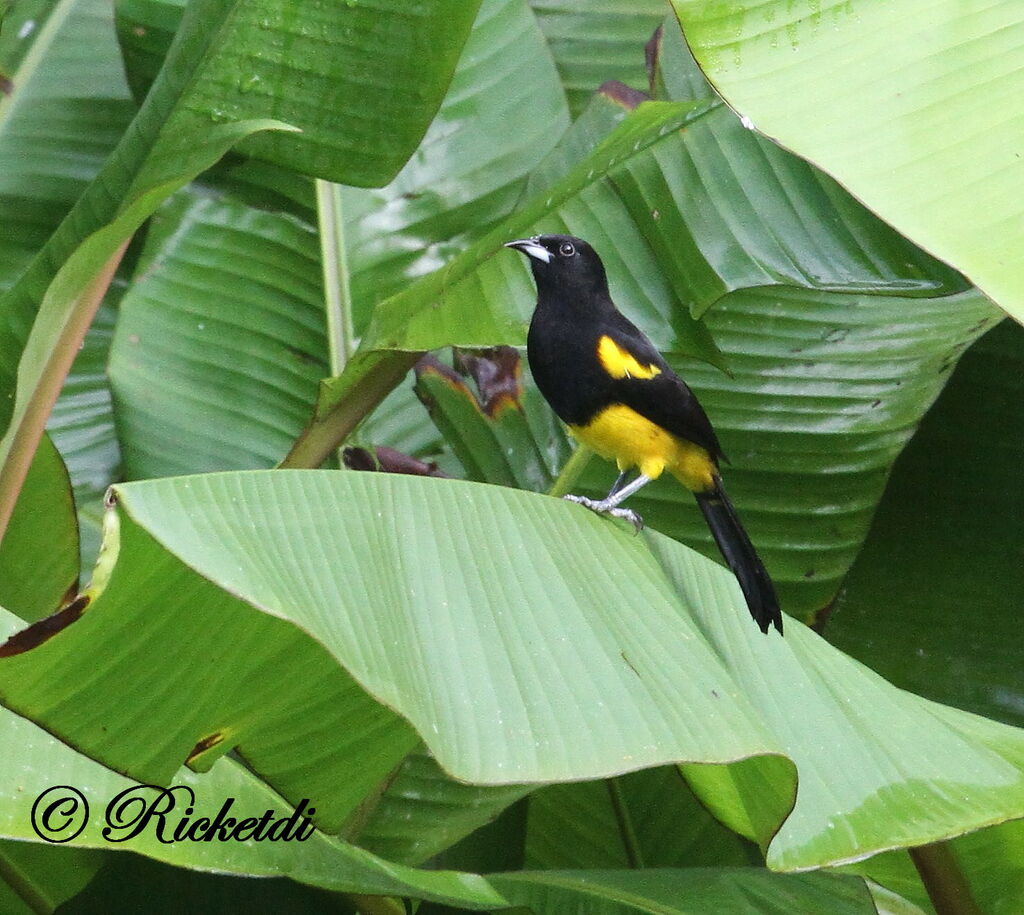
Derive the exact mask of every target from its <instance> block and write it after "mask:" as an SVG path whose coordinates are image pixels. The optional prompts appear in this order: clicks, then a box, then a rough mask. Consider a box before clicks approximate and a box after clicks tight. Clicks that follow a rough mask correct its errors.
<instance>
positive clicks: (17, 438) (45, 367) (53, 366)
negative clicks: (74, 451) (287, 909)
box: [0, 241, 128, 539]
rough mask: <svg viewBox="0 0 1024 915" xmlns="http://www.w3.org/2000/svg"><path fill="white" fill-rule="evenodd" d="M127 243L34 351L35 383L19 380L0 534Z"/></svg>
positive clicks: (2, 461)
mask: <svg viewBox="0 0 1024 915" xmlns="http://www.w3.org/2000/svg"><path fill="white" fill-rule="evenodd" d="M127 247H128V241H125V242H124V244H122V245H121V246H120V247H119V248H118V249H117V250H116V251H115V252H114V253H113V254H112V255H111V256H110V258H109V260H107V262H106V263H105V264H104V265H103V266H102V267H101V268H100V269H99V271H98V272H97V273H96V275H95V276H94V277H93V279H92V281H91V282H90V283H89V285H88V286H86V288H85V289H84V290H83V291H82V294H81V295H80V296H79V297H78V298H77V299H76V300H75V302H74V304H73V305H72V307H71V309H70V310H69V311H68V313H67V319H66V320H65V322H64V325H63V327H62V328H61V330H60V333H59V334H58V335H57V338H56V340H55V341H54V342H53V343H52V345H49V344H48V347H49V348H48V350H47V352H45V353H40V354H38V355H39V356H40V357H41V361H40V362H37V363H35V364H36V365H39V364H42V371H41V372H39V374H38V377H37V378H36V379H35V382H34V384H33V385H32V386H26V387H27V388H28V390H25V391H22V390H20V388H21V387H22V385H21V384H20V382H19V391H18V395H17V396H18V399H19V400H20V398H21V397H22V396H23V395H26V396H27V399H26V400H25V405H24V407H23V408H21V409H20V410H19V408H18V406H17V405H16V406H15V414H14V417H13V418H12V420H11V426H10V428H9V429H8V430H7V435H6V436H4V439H3V441H2V443H0V539H2V538H3V535H4V532H5V531H6V530H7V525H8V524H9V523H10V520H11V514H12V513H13V512H14V506H15V504H16V503H17V501H18V495H19V494H20V493H21V487H22V485H23V484H24V482H25V477H26V476H27V475H28V469H29V467H30V466H31V464H32V459H33V457H35V453H36V449H37V448H38V447H39V440H40V439H41V438H42V437H43V432H44V431H45V429H46V421H47V420H48V419H49V418H50V412H51V411H52V410H53V405H54V403H55V402H56V400H57V395H58V394H60V389H61V388H62V387H63V386H64V379H65V378H67V375H68V372H69V371H70V370H71V364H72V363H73V362H74V361H75V356H77V355H78V351H79V349H81V346H82V340H84V339H85V332H86V331H87V330H88V329H89V325H90V324H92V319H93V318H94V317H95V315H96V309H97V308H99V307H100V302H102V301H103V296H104V295H106V292H107V288H108V287H109V286H110V281H111V280H112V279H113V278H114V273H115V272H116V270H117V265H118V264H120V263H121V258H122V256H123V255H124V252H125V249H126V248H127ZM32 342H33V338H32V336H31V335H30V337H29V342H28V344H26V346H25V350H24V353H23V355H22V360H23V363H22V364H23V365H24V364H25V363H24V360H25V359H33V358H34V356H33V349H32ZM19 374H20V373H19Z"/></svg>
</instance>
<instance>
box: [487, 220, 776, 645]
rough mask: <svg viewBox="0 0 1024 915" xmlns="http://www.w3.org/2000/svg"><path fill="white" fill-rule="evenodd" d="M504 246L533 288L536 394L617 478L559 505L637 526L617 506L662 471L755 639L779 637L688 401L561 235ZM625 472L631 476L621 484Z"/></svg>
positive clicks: (604, 284)
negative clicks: (735, 593) (744, 611)
mask: <svg viewBox="0 0 1024 915" xmlns="http://www.w3.org/2000/svg"><path fill="white" fill-rule="evenodd" d="M506 247H509V248H515V249H517V250H519V251H521V252H523V254H526V255H527V256H528V257H529V261H530V266H531V268H532V269H533V277H534V280H535V281H536V283H537V307H536V310H535V311H534V313H533V320H532V321H531V322H530V333H529V337H528V338H527V347H526V352H527V357H528V359H529V362H530V370H531V371H532V373H533V377H534V380H535V381H536V383H537V387H538V388H539V389H540V392H541V394H543V395H544V398H545V399H546V400H547V401H548V403H549V404H551V407H552V409H554V411H555V413H557V414H558V416H559V417H560V418H561V419H562V421H563V422H565V423H566V424H567V425H568V426H569V429H570V431H571V432H572V434H573V435H574V436H575V437H576V438H577V439H578V440H579V441H581V442H583V444H585V445H587V446H589V447H590V448H591V449H593V450H594V451H596V452H597V453H598V454H600V455H601V456H602V457H605V458H608V459H611V460H614V461H615V462H616V463H617V464H618V467H619V471H620V475H619V478H618V480H616V482H615V485H614V486H613V487H612V490H611V492H609V493H608V496H607V497H606V498H605V499H602V500H601V501H595V500H593V499H586V498H583V497H582V496H567V497H566V498H568V499H571V500H572V501H575V502H579V503H581V504H583V505H585V506H587V507H588V508H591V509H593V510H594V511H597V512H601V513H605V514H612V515H615V516H617V517H622V518H626V519H628V520H629V521H631V522H632V523H633V524H635V525H637V526H638V527H639V526H640V519H639V517H638V516H637V515H636V513H635V512H632V511H630V510H629V509H624V508H619V505H620V503H621V502H622V501H623V500H624V499H626V498H628V497H629V496H631V495H633V494H634V493H635V492H636V491H637V490H638V489H640V488H641V487H642V486H644V485H645V484H646V483H649V482H650V481H651V480H653V479H656V478H657V477H659V476H660V475H661V473H662V472H663V471H665V470H667V471H668V472H669V473H671V474H672V475H673V476H674V477H676V478H677V479H678V480H679V481H680V482H681V483H682V484H683V485H684V486H685V487H686V488H687V489H689V490H690V491H691V492H692V493H693V494H694V496H696V498H697V504H698V505H699V506H700V509H701V511H702V512H703V513H704V518H705V519H706V520H707V523H708V527H710V528H711V533H712V534H713V535H714V538H715V542H716V543H717V544H718V548H719V549H720V550H721V551H722V556H723V557H724V558H725V561H726V563H727V564H728V566H729V568H730V569H732V571H733V574H735V576H736V578H737V579H738V580H739V583H740V588H741V589H742V591H743V595H744V597H745V598H746V601H747V606H748V607H749V608H750V613H751V615H752V616H753V617H754V619H755V621H756V622H757V624H758V626H760V627H761V631H762V632H767V631H768V629H769V627H770V626H771V625H773V624H774V626H775V628H776V629H778V631H779V632H782V613H781V611H780V610H779V602H778V598H776V596H775V589H774V587H773V586H772V581H771V578H770V577H769V576H768V573H767V571H766V570H765V567H764V564H763V563H762V562H761V560H760V558H759V557H758V555H757V551H756V550H755V549H754V547H753V544H751V542H750V538H749V537H748V536H747V532H746V531H745V530H744V529H743V525H742V524H741V523H740V519H739V516H738V515H737V514H736V509H735V508H734V507H733V505H732V503H731V502H730V501H729V498H728V496H727V495H726V494H725V489H724V488H723V487H722V479H721V477H720V476H719V473H718V462H719V459H721V458H723V457H724V455H723V454H722V449H721V446H720V445H719V444H718V438H717V436H716V435H715V430H714V429H713V428H712V426H711V422H710V421H709V420H708V417H707V414H706V413H705V412H704V409H703V408H702V407H701V405H700V403H698V401H697V398H696V397H695V396H694V394H693V392H692V391H691V390H690V389H689V388H688V387H687V386H686V384H685V383H684V382H683V381H682V379H681V378H679V376H678V375H676V373H675V372H673V371H672V369H671V368H669V366H668V363H667V362H665V360H664V359H663V358H662V356H661V354H660V353H659V352H658V351H657V350H656V349H655V348H654V346H653V345H652V343H651V342H650V340H648V339H647V338H646V337H645V336H644V335H643V334H642V333H641V332H640V331H639V330H638V329H637V327H636V326H635V325H634V324H633V322H632V321H630V320H629V319H628V318H627V317H626V316H625V315H624V314H622V312H620V311H619V310H618V309H617V308H616V307H615V303H614V302H612V299H611V295H610V293H609V292H608V279H607V277H606V275H605V271H604V265H603V264H602V263H601V258H600V257H598V255H597V252H596V251H594V249H593V248H592V247H591V246H590V245H588V244H587V243H586V242H585V241H583V240H582V239H579V238H573V237H572V236H569V235H537V236H534V237H533V238H524V239H520V240H518V241H511V242H508V244H507V245H506ZM632 468H636V469H637V470H638V471H639V476H637V477H636V479H634V480H633V481H632V482H631V483H629V484H627V485H623V483H624V481H625V478H626V473H627V472H628V471H629V470H630V469H632Z"/></svg>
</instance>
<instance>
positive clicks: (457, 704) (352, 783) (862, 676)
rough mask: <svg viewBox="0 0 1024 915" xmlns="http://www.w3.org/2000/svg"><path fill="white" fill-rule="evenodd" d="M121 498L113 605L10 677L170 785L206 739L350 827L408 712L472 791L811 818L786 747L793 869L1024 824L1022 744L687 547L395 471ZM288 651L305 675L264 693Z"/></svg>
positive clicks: (22, 693) (33, 704) (5, 676)
mask: <svg viewBox="0 0 1024 915" xmlns="http://www.w3.org/2000/svg"><path fill="white" fill-rule="evenodd" d="M118 493H119V507H118V509H117V515H116V516H115V515H112V516H111V517H112V518H114V517H117V518H120V535H119V537H115V538H114V539H112V540H111V541H110V548H111V550H112V551H114V552H115V554H116V557H117V558H116V562H115V563H114V565H113V570H112V572H111V574H110V579H109V582H107V583H106V586H105V589H103V590H101V592H100V593H99V596H98V597H97V598H96V599H95V601H94V603H93V604H92V605H91V606H90V607H89V608H88V609H87V611H86V613H85V614H84V616H83V617H82V618H81V619H80V620H78V621H77V622H73V623H70V625H68V626H67V627H66V628H65V629H64V630H63V631H61V632H59V633H58V634H57V635H56V636H54V637H52V638H50V639H49V640H48V641H45V642H44V643H43V644H41V645H39V646H38V647H36V648H34V649H32V650H30V651H28V652H26V653H22V654H18V655H15V656H13V657H9V658H7V659H6V660H4V661H3V662H2V663H0V692H2V695H3V697H4V701H5V703H6V704H8V705H9V706H10V707H12V708H14V709H15V710H18V711H19V712H21V713H24V714H28V715H31V716H33V717H34V718H38V719H39V720H40V721H42V722H45V724H46V726H47V727H48V728H50V729H52V730H53V731H54V732H55V733H59V734H61V735H62V737H63V738H64V739H66V740H67V741H69V742H70V743H72V744H73V745H75V746H79V747H81V748H82V749H87V750H88V752H89V753H90V754H92V755H95V756H96V757H97V758H99V759H101V760H104V761H106V762H107V763H108V764H110V765H112V766H114V767H116V768H118V769H123V770H125V771H129V772H132V773H133V774H135V775H136V776H138V777H140V778H144V779H147V780H153V781H166V780H168V779H170V778H171V777H173V776H174V774H175V772H176V771H177V770H178V768H179V766H180V765H181V763H182V762H183V761H184V759H185V757H186V756H187V755H189V753H190V751H191V750H192V748H193V746H194V745H195V744H196V743H197V742H199V741H203V747H205V748H206V749H205V750H204V751H200V752H199V755H198V756H197V757H196V758H195V759H194V760H193V764H196V765H201V766H202V767H204V768H205V767H207V766H209V765H210V763H211V761H212V759H214V758H216V757H217V756H219V755H221V754H223V753H224V752H225V751H227V750H228V749H231V748H232V747H237V748H238V749H239V750H240V752H242V753H243V755H244V756H245V758H246V759H247V760H249V762H250V764H251V765H252V766H253V767H254V769H255V770H256V771H258V772H260V773H261V774H262V775H263V776H264V777H265V778H266V779H267V780H268V782H269V783H270V784H271V785H274V786H275V787H276V788H277V789H278V790H280V791H281V792H282V793H283V794H284V795H285V796H286V797H289V798H293V799H295V800H298V799H299V798H302V797H308V798H312V799H313V800H314V801H315V806H317V807H318V809H321V810H323V811H325V812H324V813H321V814H320V817H321V819H322V821H324V822H325V825H327V824H328V822H330V823H332V824H333V828H337V826H338V824H339V823H340V820H341V819H342V818H343V817H344V816H346V815H347V812H348V811H351V810H352V809H353V805H354V804H356V803H358V802H359V801H360V800H361V799H362V798H363V797H364V796H365V795H366V794H367V792H368V791H369V790H370V789H371V787H372V786H373V783H374V781H375V780H379V779H382V778H383V775H384V774H386V772H387V771H389V770H390V768H391V767H392V766H393V765H394V763H395V761H397V759H396V757H397V758H400V757H401V756H402V755H404V754H405V753H406V752H407V749H408V744H407V743H403V741H405V740H406V737H405V736H404V735H407V734H408V733H409V732H408V730H407V729H406V727H405V726H404V724H403V723H402V721H401V719H399V718H398V717H397V716H396V715H395V714H394V713H393V712H391V711H389V710H388V709H391V708H393V709H396V710H397V711H398V712H399V713H400V714H401V715H402V716H403V717H404V718H406V719H408V720H409V721H410V722H411V723H412V724H413V725H414V727H415V728H416V730H417V731H418V732H419V734H420V736H421V737H422V738H423V739H424V740H425V741H426V743H427V744H428V746H429V747H430V749H431V752H432V753H433V754H434V756H435V757H436V758H437V759H438V760H439V761H440V762H441V764H442V765H443V766H444V767H445V768H446V769H447V770H448V771H449V772H450V773H451V774H453V775H455V776H456V777H457V778H460V779H463V780H467V781H471V782H477V783H491V784H513V783H517V782H520V783H521V782H545V781H551V780H563V779H581V778H594V777H598V776H603V775H608V774H613V773H621V772H625V771H630V770H634V769H638V768H643V767H645V766H650V765H655V764H658V763H663V762H670V761H675V760H689V761H692V762H704V763H710V762H716V761H717V762H728V761H730V760H738V759H743V758H746V757H754V758H753V759H750V760H749V761H748V762H747V763H743V764H742V765H745V766H753V767H755V768H760V771H761V778H762V781H763V780H764V779H767V780H768V787H769V788H770V790H771V791H777V792H779V793H780V795H781V796H783V797H785V796H787V795H788V796H789V797H791V796H792V791H793V787H794V786H793V778H792V776H793V770H792V768H791V766H790V764H789V763H787V762H786V761H785V760H782V759H780V758H779V756H778V754H779V751H780V750H781V751H784V753H785V755H786V756H788V757H789V758H790V759H792V760H793V761H794V762H795V763H796V768H797V771H798V772H799V777H800V787H799V793H798V794H797V799H796V807H795V809H794V811H793V815H792V816H790V817H789V818H788V819H787V820H786V822H785V823H784V824H783V825H782V827H781V829H780V830H779V832H778V834H777V835H776V836H775V838H774V839H773V840H771V845H770V847H769V849H768V860H769V863H770V864H771V865H772V866H773V867H776V868H780V869H800V868H807V867H814V866H819V865H821V864H824V863H835V862H839V861H844V860H851V859H854V858H859V857H864V856H866V855H869V854H872V853H874V852H878V851H881V850H884V849H886V848H891V847H896V846H901V845H917V844H921V843H924V842H929V841H935V840H937V839H941V838H945V837H948V836H953V835H957V834H960V833H963V832H966V831H968V830H970V829H975V828H978V827H980V826H983V825H986V824H988V823H993V822H999V821H1002V820H1005V819H1008V818H1012V817H1019V816H1021V815H1022V814H1024V735H1022V733H1021V732H1019V731H1016V730H1014V729H1011V728H1007V727H1005V726H1003V725H999V724H996V723H994V722H990V721H986V720H985V719H980V718H975V717H974V716H971V715H969V714H967V713H964V712H959V711H956V710H953V709H948V708H945V707H943V706H938V705H935V704H933V703H929V702H927V701H926V700H922V699H918V698H917V697H914V696H911V695H909V694H906V693H902V692H900V691H898V690H895V689H893V688H892V687H891V686H889V685H888V684H886V683H885V682H884V681H883V680H881V679H880V678H878V677H877V676H875V675H873V674H871V673H870V672H869V671H866V670H865V669H864V668H862V667H861V666H860V665H858V664H857V663H856V662H854V661H852V660H851V659H848V658H846V657H845V656H843V655H841V654H839V653H838V652H837V651H836V650H835V649H833V648H831V647H830V646H829V645H827V644H826V643H824V642H823V641H822V640H821V639H820V638H818V637H817V636H815V635H814V634H813V633H811V632H810V631H809V630H806V629H804V628H803V627H801V626H800V625H799V624H797V623H795V622H792V623H790V624H789V626H788V627H787V636H786V639H785V640H783V639H781V638H778V637H776V636H771V637H768V638H766V637H765V636H763V635H762V634H761V633H760V632H758V631H757V629H756V627H754V626H753V625H752V624H751V622H750V619H749V616H748V614H747V612H746V609H745V607H744V606H743V601H742V598H741V596H740V594H739V591H738V589H737V587H736V584H735V581H734V580H733V578H732V576H731V575H730V574H729V573H728V572H727V571H726V570H724V569H722V568H721V567H720V566H718V565H717V564H715V563H712V562H710V561H708V560H706V559H703V558H702V557H700V556H699V555H697V554H695V553H693V552H692V551H689V550H687V549H686V548H684V547H681V546H680V545H678V544H676V543H674V542H673V541H671V540H668V539H667V538H664V537H660V536H658V535H654V534H649V535H645V536H644V537H643V538H637V537H635V536H633V534H632V533H631V532H629V531H627V530H624V529H623V528H621V527H619V526H617V525H614V524H611V523H608V522H606V521H603V520H602V519H599V518H596V517H594V516H593V515H592V514H590V513H588V512H586V511H585V510H583V509H581V508H578V507H575V506H571V505H566V504H563V503H560V502H558V501H557V500H553V499H548V498H545V497H542V496H537V495H533V494H529V493H523V492H517V491H514V490H509V489H504V488H501V487H492V486H482V485H479V484H468V483H457V482H454V481H448V480H436V479H426V478H418V477H415V478H414V477H393V476H388V475H383V474H355V473H332V472H323V471H320V472H318V471H306V472H290V473H283V472H274V471H268V472H249V473H236V474H214V475H208V476H201V477H187V478H181V479H175V480H160V481H151V482H145V483H135V484H127V485H124V486H122V487H119V488H118ZM488 557H493V558H491V559H489V558H488ZM479 568H486V569H487V574H486V577H481V576H480V575H479V574H478V573H476V572H475V571H474V570H478V569H479ZM101 584H102V583H101ZM154 602H158V603H159V606H160V613H159V614H155V613H154V612H153V607H154ZM51 630H52V627H51ZM128 631H130V632H131V633H132V638H131V639H126V638H122V637H121V633H122V632H128ZM309 636H312V638H309ZM31 637H32V631H30V632H29V634H26V635H25V636H21V637H19V642H20V643H22V644H24V643H25V641H26V640H28V639H30V638H31ZM211 643H223V644H230V645H232V646H234V649H233V651H232V652H231V654H230V655H223V654H218V655H212V654H211V653H210V652H209V650H208V646H209V645H210V644H211ZM16 644H17V643H16ZM97 644H102V645H104V646H105V648H104V650H103V651H102V652H99V651H98V649H97V648H96V647H95V646H96V645H97ZM112 646H116V650H111V648H112ZM285 658H287V659H288V665H289V666H288V670H289V671H290V673H289V675H288V676H287V677H286V678H281V679H276V678H271V677H269V676H268V672H269V671H272V670H274V669H275V668H276V667H277V666H278V665H279V664H281V663H283V659H285ZM97 659H101V660H97ZM298 668H301V669H302V670H304V671H305V674H304V675H303V676H296V675H295V673H294V671H295V670H296V669H298ZM57 671H60V674H61V675H60V677H57V675H56V672H57ZM255 671H261V672H262V673H261V674H260V675H259V676H257V674H256V673H255ZM350 678H354V680H353V679H350ZM126 681H127V682H133V683H135V684H137V689H136V690H134V691H133V692H132V694H131V695H125V692H124V689H123V684H124V683H125V682H126ZM356 683H358V684H359V685H360V686H361V687H362V688H363V689H365V690H367V691H368V693H369V695H366V694H365V693H363V692H362V690H360V689H358V688H357V687H356V685H355V684H356ZM157 692H158V693H159V694H160V695H161V697H162V699H161V703H160V706H159V709H160V711H159V713H155V712H154V704H153V702H152V695H154V693H157ZM314 694H315V697H314ZM370 696H372V697H374V698H375V699H376V700H378V701H380V702H382V703H384V705H377V704H376V703H375V702H374V701H373V700H372V699H371V698H370ZM384 706H387V708H385V707H384ZM100 709H102V714H99V715H98V714H97V713H98V710H100ZM310 709H313V710H315V713H311V712H310ZM385 735H388V736H386V737H385ZM218 738H220V742H219V743H217V739H218ZM311 754H316V758H317V759H318V760H323V761H324V762H321V763H319V764H318V766H316V767H310V766H309V764H308V762H307V757H308V756H310V755H311ZM704 768H705V770H706V771H710V772H712V773H714V772H716V771H718V772H722V771H726V772H727V771H730V770H722V769H720V768H719V769H716V768H715V767H712V766H706V767H704ZM375 773H376V774H375ZM687 776H688V778H689V780H690V782H691V784H693V785H695V787H696V788H697V790H698V793H699V794H700V796H701V798H702V800H703V801H704V802H705V803H707V804H710V805H712V809H713V810H714V811H715V813H716V814H717V815H719V816H722V817H723V818H725V819H726V820H727V821H729V822H731V821H732V820H733V819H735V817H736V810H737V809H741V808H747V809H756V808H757V806H758V804H760V803H763V802H762V800H761V793H762V792H761V791H760V790H755V789H760V788H761V787H762V786H761V785H759V784H758V782H757V780H756V779H747V780H746V781H744V780H742V779H740V780H737V782H736V785H737V791H738V793H737V795H736V799H735V801H734V802H732V803H734V806H735V808H736V809H734V810H729V809H727V808H726V807H725V806H723V805H724V804H726V803H727V801H728V799H727V798H725V797H724V796H723V795H721V793H720V792H717V791H716V790H715V786H712V787H711V789H709V788H708V783H707V781H702V780H701V779H700V778H699V777H698V776H697V773H696V770H695V769H693V767H691V768H690V769H689V770H688V772H687ZM719 781H720V779H719ZM741 812H742V810H741ZM784 812H785V809H784V808H781V809H776V811H775V813H776V823H777V820H778V818H779V817H781V815H783V814H784ZM753 819H754V818H753V817H751V820H752V821H753ZM770 834H771V830H770V829H769V830H767V831H766V832H765V833H763V834H760V835H757V836H756V837H757V838H758V839H759V840H760V841H761V842H762V843H763V844H768V841H769V839H770Z"/></svg>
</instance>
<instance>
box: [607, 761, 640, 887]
mask: <svg viewBox="0 0 1024 915" xmlns="http://www.w3.org/2000/svg"><path fill="white" fill-rule="evenodd" d="M605 784H606V785H607V786H608V796H609V797H610V798H611V801H612V810H614V811H615V820H616V822H617V823H618V824H619V836H620V838H621V839H622V846H623V848H625V849H626V860H627V861H628V862H629V866H630V867H632V868H635V869H640V868H642V867H643V866H644V855H643V852H642V851H641V850H640V840H639V839H638V838H637V835H636V830H635V829H634V828H633V819H632V817H630V815H629V811H628V810H627V809H626V799H625V798H624V797H623V796H622V788H621V787H620V786H619V781H618V779H616V778H607V779H605Z"/></svg>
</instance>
